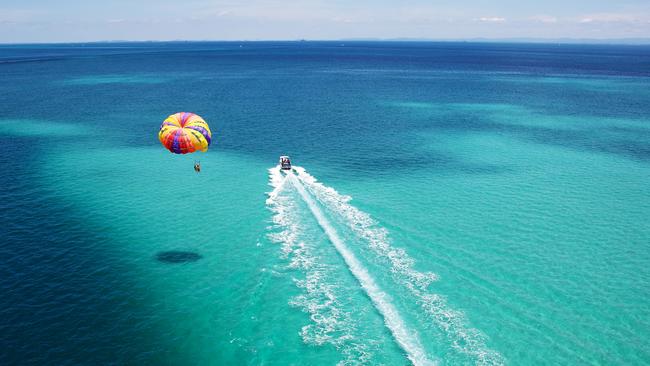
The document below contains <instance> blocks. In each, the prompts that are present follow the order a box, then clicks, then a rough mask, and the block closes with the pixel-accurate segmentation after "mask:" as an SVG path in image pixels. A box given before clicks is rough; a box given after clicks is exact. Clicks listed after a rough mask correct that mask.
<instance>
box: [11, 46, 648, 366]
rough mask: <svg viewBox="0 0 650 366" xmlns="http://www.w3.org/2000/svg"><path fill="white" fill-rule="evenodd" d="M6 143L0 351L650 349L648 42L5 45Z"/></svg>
mask: <svg viewBox="0 0 650 366" xmlns="http://www.w3.org/2000/svg"><path fill="white" fill-rule="evenodd" d="M180 111H188V112H195V113H197V114H199V115H201V116H202V117H203V118H204V119H205V120H206V121H207V122H208V123H209V124H210V126H211V128H212V133H213V141H212V145H211V147H210V150H209V151H208V152H207V153H204V154H201V153H197V154H192V155H185V156H180V155H174V154H171V153H170V152H169V151H167V150H165V149H164V148H163V146H162V145H161V144H160V143H159V141H158V139H157V132H158V129H159V126H160V124H161V122H162V121H163V119H165V118H166V117H167V116H168V115H170V114H172V113H175V112H180ZM0 146H1V150H2V153H1V154H0V168H1V169H2V175H0V187H1V189H0V220H1V222H2V225H1V229H0V233H1V234H2V241H1V242H0V345H1V346H0V364H2V365H25V364H42V365H45V364H48V365H99V364H116V365H123V364H127V365H181V364H182V365H380V364H383V365H408V364H415V365H430V364H438V365H502V364H509V365H643V364H650V46H613V45H612V46H607V45H599V46H587V45H542V44H535V45H533V44H480V43H399V42H385V43H381V42H241V43H238V42H228V43H208V42H205V43H187V42H177V43H95V44H57V45H4V46H0ZM285 154H286V155H290V156H291V158H292V159H293V163H294V165H295V166H296V170H295V172H291V173H289V174H283V173H280V172H279V171H278V170H277V168H276V164H277V161H278V156H280V155H285ZM195 160H200V161H201V164H202V167H203V171H202V172H201V173H200V174H195V173H194V171H193V169H192V165H193V162H194V161H195Z"/></svg>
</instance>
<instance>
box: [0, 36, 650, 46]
mask: <svg viewBox="0 0 650 366" xmlns="http://www.w3.org/2000/svg"><path fill="white" fill-rule="evenodd" d="M166 42H228V43H236V42H454V43H462V42H467V43H540V44H554V43H556V44H593V45H597V44H602V45H650V38H602V39H599V38H523V37H522V38H517V37H513V38H482V37H476V38H457V39H456V38H440V39H436V38H407V37H403V38H402V37H396V38H373V37H355V38H340V39H241V40H218V39H171V40H118V39H116V40H97V41H87V42H77V41H71V42H65V41H61V42H0V45H29V44H94V43H166Z"/></svg>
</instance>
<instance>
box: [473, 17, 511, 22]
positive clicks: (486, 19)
mask: <svg viewBox="0 0 650 366" xmlns="http://www.w3.org/2000/svg"><path fill="white" fill-rule="evenodd" d="M478 20H479V21H481V22H485V23H505V22H506V18H503V17H480V18H478Z"/></svg>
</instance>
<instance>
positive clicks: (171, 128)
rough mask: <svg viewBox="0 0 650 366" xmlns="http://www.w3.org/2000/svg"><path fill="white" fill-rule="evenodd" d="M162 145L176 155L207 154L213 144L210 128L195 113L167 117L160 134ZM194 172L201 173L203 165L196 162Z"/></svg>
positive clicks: (161, 126)
mask: <svg viewBox="0 0 650 366" xmlns="http://www.w3.org/2000/svg"><path fill="white" fill-rule="evenodd" d="M158 139H159V140H160V143H162V144H163V146H165V148H167V150H169V151H171V152H172V153H174V154H187V153H193V152H195V151H201V152H206V151H208V146H210V142H212V132H210V127H209V126H208V124H207V123H206V122H205V121H204V120H203V118H201V117H200V116H198V115H196V114H194V113H187V112H180V113H176V114H172V115H171V116H169V117H167V119H165V120H164V121H163V123H162V124H161V125H160V132H158ZM194 171H195V172H197V173H199V172H201V163H200V162H199V161H195V162H194Z"/></svg>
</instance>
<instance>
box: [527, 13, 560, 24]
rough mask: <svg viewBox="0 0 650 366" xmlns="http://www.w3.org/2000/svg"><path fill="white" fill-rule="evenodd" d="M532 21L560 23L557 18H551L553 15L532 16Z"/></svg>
mask: <svg viewBox="0 0 650 366" xmlns="http://www.w3.org/2000/svg"><path fill="white" fill-rule="evenodd" d="M530 19H531V20H533V21H535V22H539V23H548V24H552V23H557V22H558V19H557V18H556V17H554V16H551V15H544V14H540V15H535V16H532V17H530Z"/></svg>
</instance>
